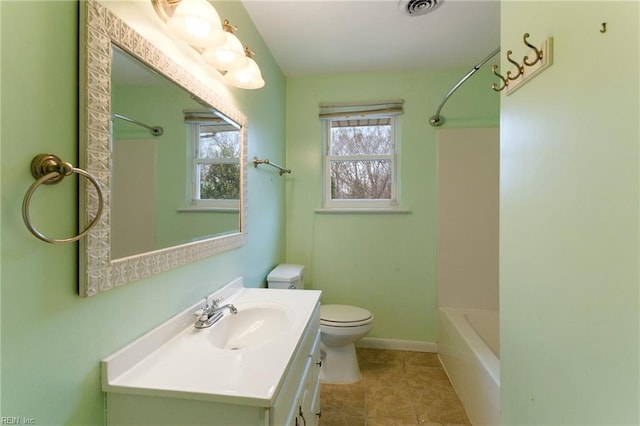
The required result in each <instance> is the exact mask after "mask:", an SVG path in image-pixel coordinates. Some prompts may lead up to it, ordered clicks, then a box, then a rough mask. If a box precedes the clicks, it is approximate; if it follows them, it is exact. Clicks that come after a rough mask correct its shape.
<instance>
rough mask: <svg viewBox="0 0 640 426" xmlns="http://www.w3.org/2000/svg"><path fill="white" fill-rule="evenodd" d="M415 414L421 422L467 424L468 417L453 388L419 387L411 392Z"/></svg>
mask: <svg viewBox="0 0 640 426" xmlns="http://www.w3.org/2000/svg"><path fill="white" fill-rule="evenodd" d="M413 397H414V401H415V409H416V414H417V416H418V420H419V421H421V422H435V423H443V424H462V425H469V424H470V422H469V419H468V418H467V415H466V413H465V411H464V408H463V407H462V404H461V403H460V400H459V399H458V397H457V396H456V394H455V392H453V390H451V391H442V390H440V389H436V390H434V389H421V390H419V391H416V392H414V393H413Z"/></svg>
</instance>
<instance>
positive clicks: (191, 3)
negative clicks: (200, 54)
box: [152, 0, 226, 48]
mask: <svg viewBox="0 0 640 426" xmlns="http://www.w3.org/2000/svg"><path fill="white" fill-rule="evenodd" d="M152 3H153V4H154V7H155V9H156V12H157V11H158V7H157V6H156V4H158V3H162V2H159V1H153V2H152ZM165 3H169V4H171V3H172V2H171V1H170V0H166V1H165ZM173 4H174V5H175V7H174V8H173V9H172V10H171V8H169V9H167V8H163V7H162V6H160V7H161V8H162V10H163V11H165V13H166V11H167V10H169V11H170V15H166V16H167V17H166V20H165V21H166V23H167V26H168V27H169V29H170V31H171V32H172V33H173V34H174V35H176V36H177V37H179V38H181V39H182V40H184V41H186V42H187V43H189V44H190V45H192V46H198V47H202V48H204V47H208V46H220V45H222V44H224V42H225V41H226V36H225V34H224V32H223V31H222V24H221V23H220V17H219V16H218V12H216V10H215V9H214V8H213V6H211V4H210V3H209V2H207V0H181V1H180V2H178V3H176V2H173Z"/></svg>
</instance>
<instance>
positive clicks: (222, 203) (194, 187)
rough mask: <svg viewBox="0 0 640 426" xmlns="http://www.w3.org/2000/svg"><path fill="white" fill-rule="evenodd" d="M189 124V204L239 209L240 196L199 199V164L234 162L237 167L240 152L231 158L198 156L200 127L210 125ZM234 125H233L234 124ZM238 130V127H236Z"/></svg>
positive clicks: (192, 205) (213, 208) (203, 122)
mask: <svg viewBox="0 0 640 426" xmlns="http://www.w3.org/2000/svg"><path fill="white" fill-rule="evenodd" d="M188 124H189V130H190V133H191V134H190V140H191V147H190V157H191V165H190V169H191V170H190V172H191V173H190V181H191V192H190V198H191V201H190V204H191V207H192V208H201V209H212V210H240V198H238V199H221V198H219V199H201V198H200V186H201V185H200V167H199V166H200V165H207V164H235V165H238V167H241V164H240V156H241V155H242V153H240V152H239V155H238V157H235V158H233V159H230V158H206V157H205V158H202V157H200V156H199V148H200V134H201V131H200V128H201V127H202V126H207V125H210V124H211V123H209V122H207V121H191V122H189V123H188ZM234 127H235V126H234ZM238 130H239V129H238ZM238 145H239V150H240V149H241V141H239V143H238Z"/></svg>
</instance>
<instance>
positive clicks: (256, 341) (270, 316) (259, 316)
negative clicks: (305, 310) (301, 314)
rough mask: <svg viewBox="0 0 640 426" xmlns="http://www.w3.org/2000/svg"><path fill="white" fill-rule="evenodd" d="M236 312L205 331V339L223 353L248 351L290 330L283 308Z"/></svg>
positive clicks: (240, 308)
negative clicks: (227, 351)
mask: <svg viewBox="0 0 640 426" xmlns="http://www.w3.org/2000/svg"><path fill="white" fill-rule="evenodd" d="M236 308H237V309H238V313H236V314H235V315H232V314H230V313H226V314H225V316H224V317H223V318H222V319H220V321H218V322H217V323H215V324H214V325H212V326H211V328H209V330H208V331H207V339H208V340H209V342H211V343H212V344H213V345H214V346H215V347H217V348H219V349H225V350H239V349H245V348H251V347H255V346H259V345H262V344H264V343H267V342H270V341H272V340H274V339H276V338H277V337H278V336H281V335H282V334H283V333H285V332H286V331H287V330H288V329H289V328H290V324H291V323H292V321H291V312H290V311H289V310H288V309H287V307H286V306H284V305H277V304H260V305H249V306H247V305H237V306H236Z"/></svg>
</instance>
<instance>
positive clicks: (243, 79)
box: [224, 58, 264, 89]
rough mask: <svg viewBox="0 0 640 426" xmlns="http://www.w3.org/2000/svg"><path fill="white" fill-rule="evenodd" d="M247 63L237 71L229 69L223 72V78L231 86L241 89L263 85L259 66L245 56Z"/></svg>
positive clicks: (256, 87)
mask: <svg viewBox="0 0 640 426" xmlns="http://www.w3.org/2000/svg"><path fill="white" fill-rule="evenodd" d="M247 61H248V62H249V65H248V66H247V67H245V68H243V69H240V70H238V71H231V72H228V73H227V74H225V76H224V79H225V81H226V82H227V83H229V84H230V85H232V86H235V87H238V88H241V89H259V88H261V87H262V86H264V79H263V78H262V74H261V73H260V68H259V67H258V64H256V61H254V60H253V59H251V58H247Z"/></svg>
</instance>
